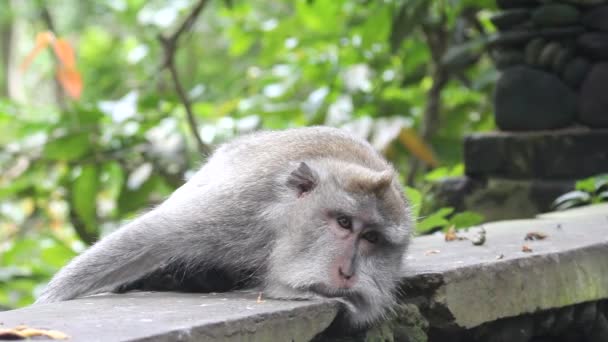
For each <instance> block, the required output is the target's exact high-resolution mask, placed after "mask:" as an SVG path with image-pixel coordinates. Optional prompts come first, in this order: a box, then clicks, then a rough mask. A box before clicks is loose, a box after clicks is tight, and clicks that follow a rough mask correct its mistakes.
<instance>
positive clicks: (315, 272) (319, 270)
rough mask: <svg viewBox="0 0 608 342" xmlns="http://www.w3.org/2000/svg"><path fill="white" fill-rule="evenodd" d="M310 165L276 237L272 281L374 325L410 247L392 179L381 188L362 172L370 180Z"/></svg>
mask: <svg viewBox="0 0 608 342" xmlns="http://www.w3.org/2000/svg"><path fill="white" fill-rule="evenodd" d="M304 165H306V164H304ZM313 166H316V168H315V171H313V170H312V169H308V170H305V171H306V172H305V173H304V174H307V175H306V176H305V177H299V178H298V180H299V184H300V185H302V184H304V186H300V187H297V186H296V187H295V189H296V192H297V193H296V196H297V198H296V199H295V200H294V202H292V207H291V208H290V210H289V211H288V212H287V213H286V217H285V219H286V221H284V222H285V223H284V225H285V226H284V227H282V230H281V231H280V232H279V233H278V239H277V245H276V247H275V249H274V251H273V253H272V260H271V266H270V273H271V276H272V277H273V278H274V279H276V280H277V281H279V282H280V283H281V284H282V285H284V286H287V287H289V288H291V289H294V290H296V291H299V292H301V293H314V294H315V295H319V296H322V297H328V298H338V299H340V301H342V302H343V303H345V304H346V306H347V308H348V311H349V313H348V315H349V318H350V321H351V323H352V324H354V325H365V324H368V323H371V322H373V321H375V320H377V319H378V318H381V317H382V316H383V315H384V314H385V313H386V311H387V309H388V308H389V307H390V306H391V305H392V304H393V303H394V290H395V287H396V285H397V283H398V280H399V275H400V274H399V271H400V268H401V261H402V259H403V254H404V253H405V250H406V247H407V244H408V241H409V226H410V222H409V217H408V210H407V207H406V204H405V202H404V200H403V197H402V196H401V194H400V193H399V190H398V189H397V186H396V182H395V181H394V180H393V179H392V174H391V175H390V177H391V178H390V179H389V181H388V182H386V180H384V179H382V175H380V176H378V175H377V174H378V172H374V171H370V170H367V169H365V170H356V171H357V172H359V173H360V172H367V173H373V174H372V175H369V174H363V175H361V174H358V173H357V172H355V176H353V174H352V173H353V170H335V169H334V170H329V171H331V172H328V170H327V169H325V170H323V169H322V170H319V168H321V167H322V166H318V165H313ZM306 167H307V166H304V168H306ZM301 168H303V166H300V169H301ZM344 173H346V174H344ZM299 176H302V173H300V174H299ZM375 176H378V177H375ZM362 179H363V181H362ZM361 182H363V183H364V184H361ZM374 182H384V183H383V184H381V185H380V186H377V184H374ZM353 183H356V184H353ZM302 190H304V191H302Z"/></svg>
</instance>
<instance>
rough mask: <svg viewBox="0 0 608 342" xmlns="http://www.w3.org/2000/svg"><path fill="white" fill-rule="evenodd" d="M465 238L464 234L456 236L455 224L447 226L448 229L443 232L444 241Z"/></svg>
mask: <svg viewBox="0 0 608 342" xmlns="http://www.w3.org/2000/svg"><path fill="white" fill-rule="evenodd" d="M466 239H467V238H466V237H464V236H458V234H457V233H456V227H455V226H451V227H450V228H448V231H447V232H445V241H446V242H450V241H454V240H466Z"/></svg>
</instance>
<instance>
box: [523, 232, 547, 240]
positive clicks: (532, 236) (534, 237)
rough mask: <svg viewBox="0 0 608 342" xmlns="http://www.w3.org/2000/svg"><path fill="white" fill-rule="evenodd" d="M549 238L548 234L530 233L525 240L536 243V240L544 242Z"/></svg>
mask: <svg viewBox="0 0 608 342" xmlns="http://www.w3.org/2000/svg"><path fill="white" fill-rule="evenodd" d="M546 238H547V234H545V233H541V232H529V233H528V234H526V237H525V238H524V240H526V241H534V240H544V239H546Z"/></svg>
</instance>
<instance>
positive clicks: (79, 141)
mask: <svg viewBox="0 0 608 342" xmlns="http://www.w3.org/2000/svg"><path fill="white" fill-rule="evenodd" d="M90 150H91V143H90V141H89V134H88V133H76V134H69V135H64V136H62V137H60V138H57V139H54V140H51V141H49V142H48V143H47V144H46V145H45V146H44V155H45V156H46V157H47V158H49V159H55V160H63V161H71V160H76V159H78V158H80V157H82V156H84V155H85V154H86V153H87V152H89V151H90Z"/></svg>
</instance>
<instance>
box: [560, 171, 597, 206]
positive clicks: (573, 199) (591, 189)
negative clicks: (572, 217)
mask: <svg viewBox="0 0 608 342" xmlns="http://www.w3.org/2000/svg"><path fill="white" fill-rule="evenodd" d="M602 202H608V174H602V175H597V176H593V177H589V178H585V179H582V180H579V181H578V182H576V186H575V190H573V191H570V192H567V193H565V194H563V195H561V196H559V197H558V198H556V199H555V201H553V208H554V209H555V210H566V209H572V208H576V207H582V206H585V205H590V204H596V203H602Z"/></svg>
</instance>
